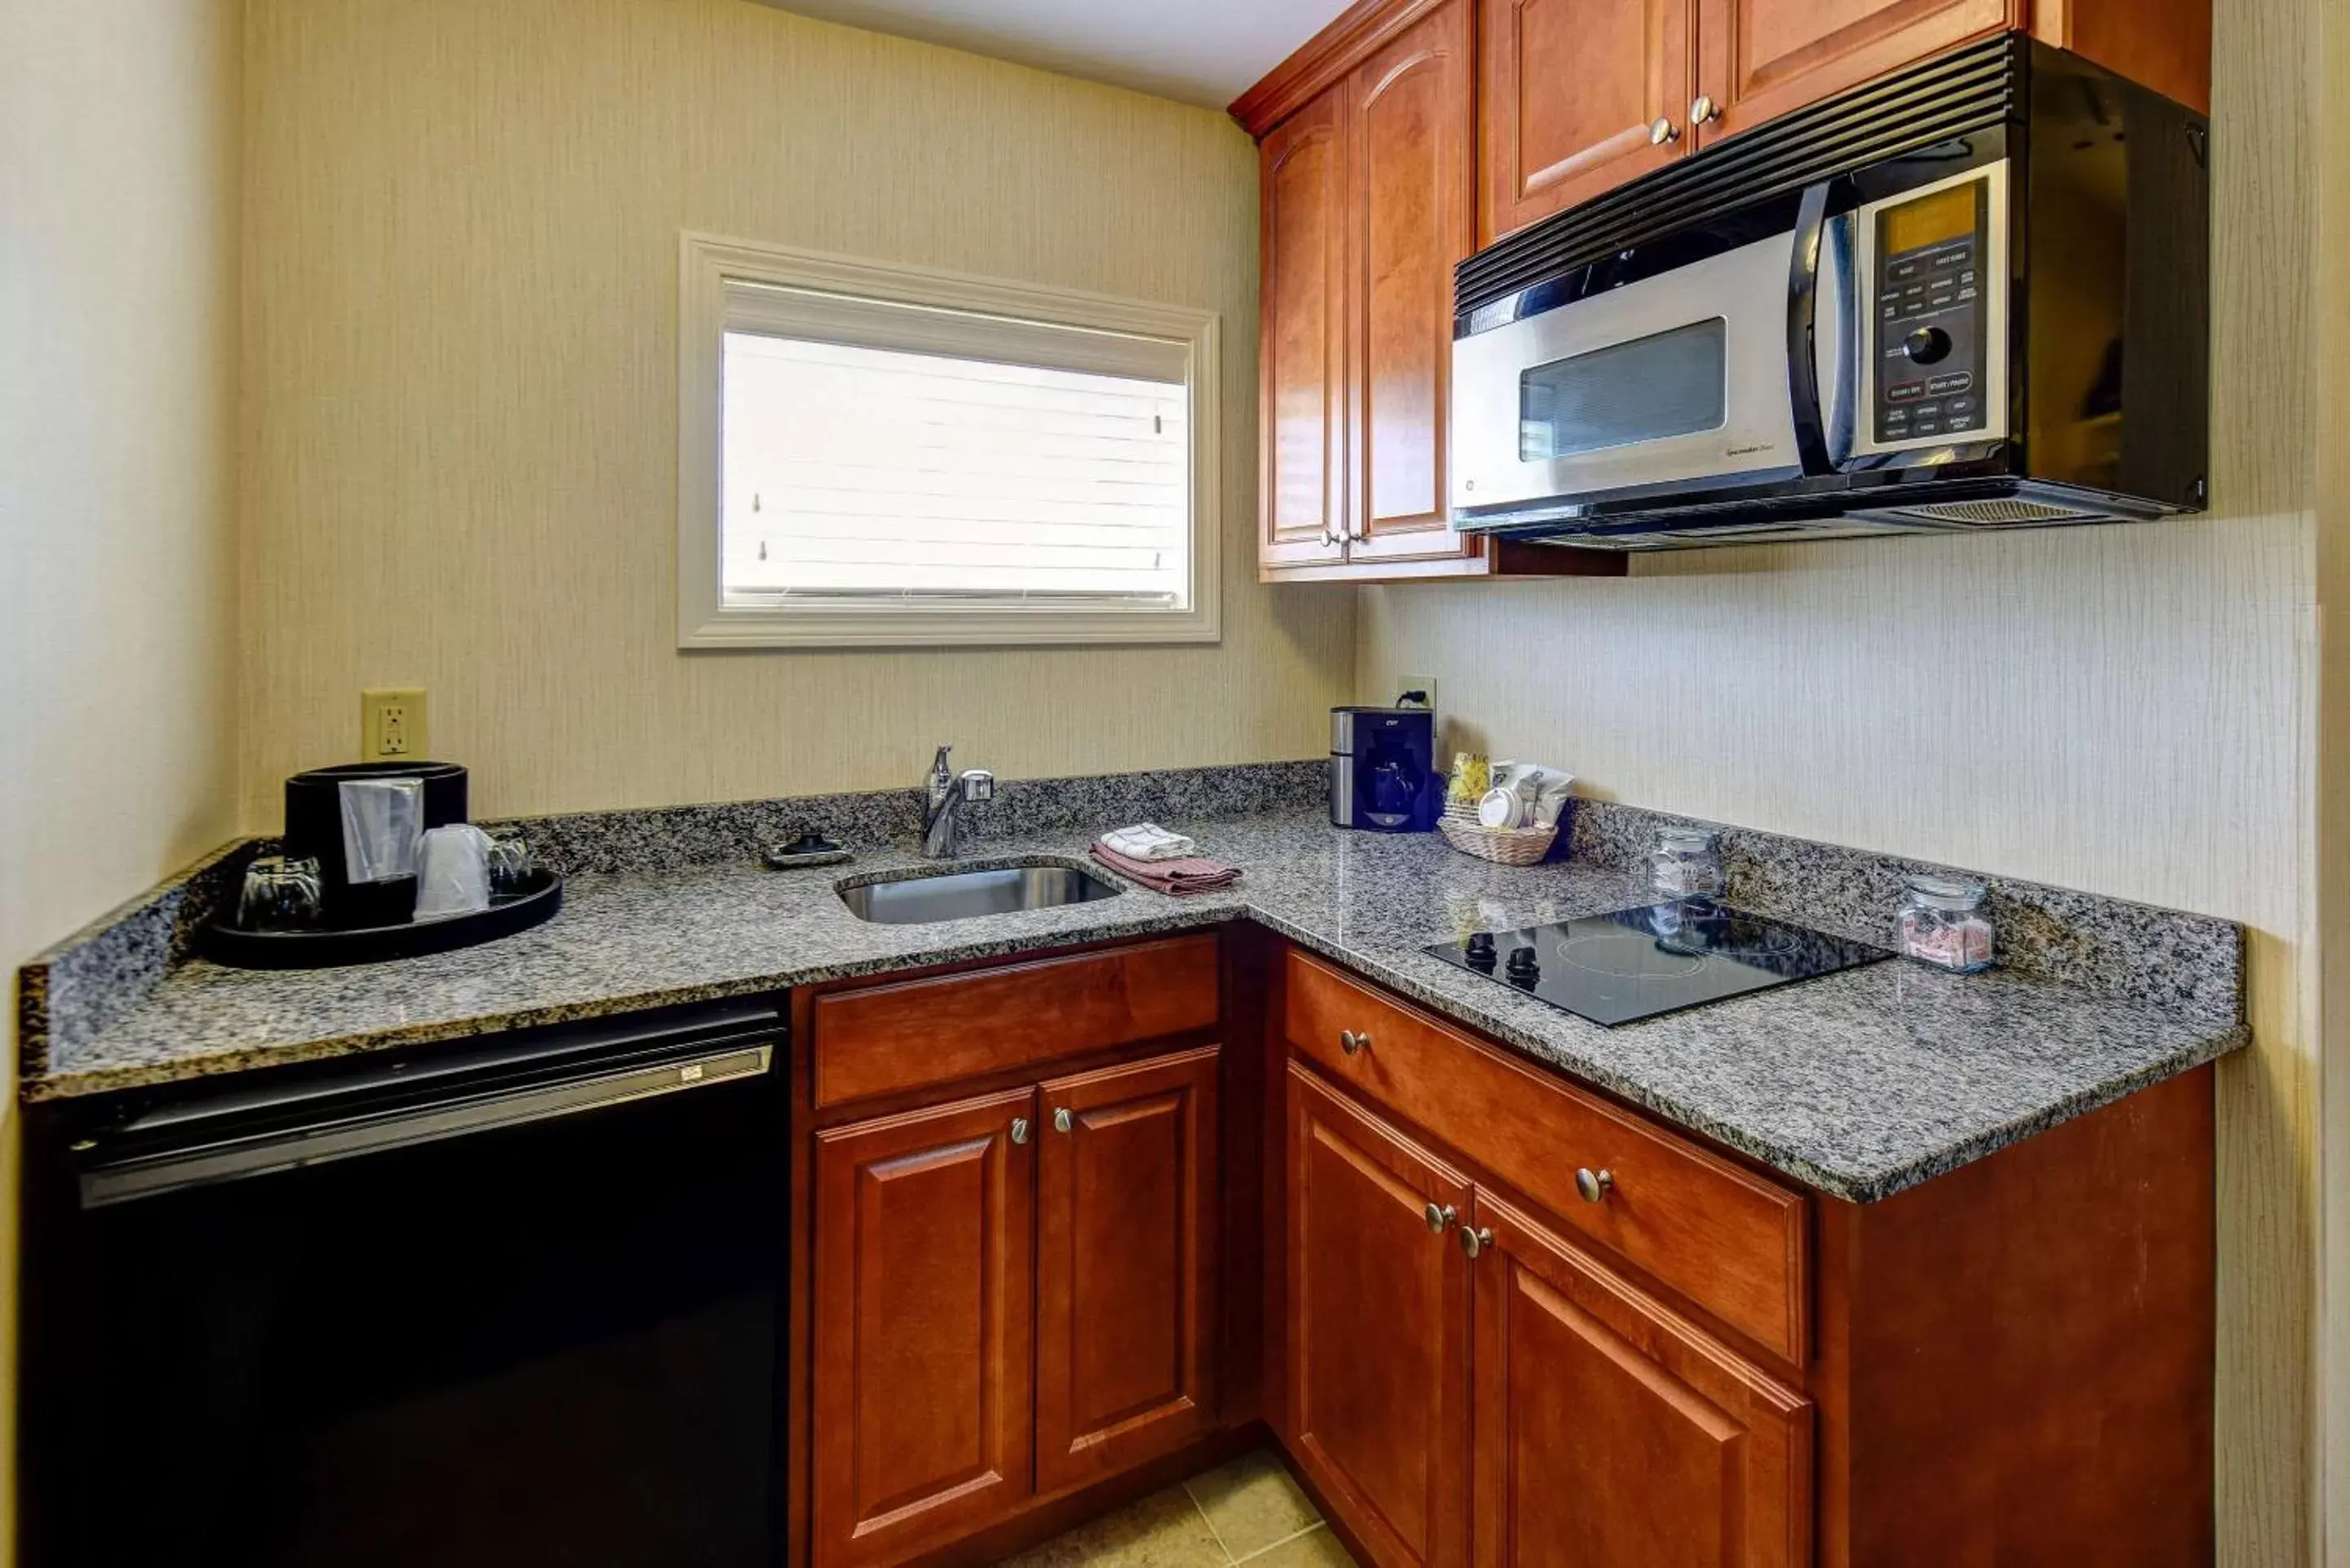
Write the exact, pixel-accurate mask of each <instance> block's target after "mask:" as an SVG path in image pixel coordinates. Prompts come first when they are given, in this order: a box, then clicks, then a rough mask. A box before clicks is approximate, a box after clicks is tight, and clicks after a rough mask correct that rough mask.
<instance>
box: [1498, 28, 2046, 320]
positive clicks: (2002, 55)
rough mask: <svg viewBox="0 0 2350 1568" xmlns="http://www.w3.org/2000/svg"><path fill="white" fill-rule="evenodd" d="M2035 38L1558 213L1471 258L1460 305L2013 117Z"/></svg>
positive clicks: (1941, 60)
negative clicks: (2028, 50)
mask: <svg viewBox="0 0 2350 1568" xmlns="http://www.w3.org/2000/svg"><path fill="white" fill-rule="evenodd" d="M2025 47H2026V40H2025V39H2024V37H2023V36H2022V35H2021V34H2002V35H1999V36H1993V37H1991V38H1987V39H1984V40H1982V41H1981V42H1979V43H1974V44H1969V45H1966V46H1964V47H1960V48H1957V49H1953V50H1951V51H1950V52H1949V53H1947V54H1945V55H1942V56H1940V57H1938V58H1935V59H1932V60H1929V61H1928V62H1926V63H1925V64H1924V65H1921V66H1919V67H1917V68H1916V69H1914V70H1910V71H1905V72H1903V73H1901V74H1900V75H1898V76H1896V77H1893V78H1888V79H1887V80H1883V81H1879V82H1875V83H1872V84H1870V85H1868V86H1866V87H1861V88H1854V89H1853V90H1851V91H1849V92H1846V93H1844V94H1841V95H1839V96H1837V97H1835V98H1833V99H1828V100H1827V101H1826V102H1825V103H1820V104H1815V105H1814V106H1813V107H1812V108H1810V109H1798V110H1796V111H1795V112H1794V113H1791V114H1788V115H1785V116H1783V117H1782V118H1781V119H1776V120H1773V121H1772V122H1770V123H1769V124H1767V125H1763V126H1760V127H1758V128H1756V129H1755V130H1751V131H1748V132H1746V133H1745V134H1743V135H1742V136H1738V137H1735V138H1732V139H1731V140H1729V141H1726V142H1723V143H1722V144H1721V146H1720V147H1718V148H1712V149H1709V150H1707V151H1703V152H1700V153H1699V154H1698V155H1697V156H1695V157H1693V158H1688V159H1684V160H1682V161H1679V162H1676V163H1670V164H1668V165H1666V166H1665V167H1664V168H1662V169H1658V170H1654V171H1651V172H1649V173H1647V174H1644V175H1642V176H1641V177H1640V178H1638V179H1637V180H1634V181H1632V182H1629V183H1628V184H1625V185H1621V186H1618V187H1617V189H1616V190H1614V191H1612V192H1608V193H1607V195H1604V196H1599V197H1596V198H1595V199H1593V200H1592V201H1589V202H1584V203H1583V204H1581V205H1580V206H1575V207H1570V208H1568V209H1567V210H1566V211H1565V212H1563V213H1554V214H1553V215H1552V216H1550V217H1547V218H1544V220H1542V221H1541V222H1540V223H1535V224H1534V225H1533V226H1532V227H1530V228H1526V229H1523V230H1521V231H1519V232H1518V233H1517V234H1513V235H1511V236H1509V237H1508V238H1507V239H1503V240H1501V241H1498V242H1496V243H1495V244H1492V245H1491V246H1489V247H1487V248H1486V249H1484V250H1482V251H1480V252H1478V253H1477V254H1475V255H1473V256H1471V257H1470V258H1469V259H1468V260H1467V261H1464V262H1462V263H1461V265H1460V266H1459V268H1458V269H1456V271H1455V272H1454V275H1453V279H1454V285H1453V299H1454V309H1455V310H1456V311H1457V312H1458V313H1459V314H1461V315H1462V316H1466V315H1468V314H1469V313H1471V311H1474V310H1477V309H1479V308H1481V307H1482V306H1487V305H1491V304H1492V303H1493V302H1494V301H1496V300H1499V299H1506V298H1507V297H1509V296H1511V295H1513V294H1515V293H1517V292H1518V291H1519V290H1521V289H1524V288H1530V287H1532V286H1534V285H1535V284H1537V283H1540V282H1542V281H1543V280H1544V279H1545V278H1550V277H1555V276H1557V275H1559V274H1561V273H1565V272H1570V271H1572V270H1574V269H1575V268H1576V267H1579V266H1586V265H1589V264H1591V263H1593V262H1596V261H1599V260H1602V259H1603V258H1605V257H1607V256H1611V255H1614V254H1617V253H1619V252H1621V251H1626V250H1629V249H1632V248H1634V247H1636V246H1638V245H1643V244H1651V243H1653V242H1655V241H1657V240H1659V239H1662V238H1664V237H1666V236H1667V235H1669V234H1673V233H1675V232H1676V231H1678V230H1680V229H1683V228H1686V227H1687V226H1688V225H1689V224H1690V223H1696V222H1699V221H1701V220H1703V219H1706V218H1709V217H1712V216H1715V215H1717V214H1719V213H1724V212H1728V211H1731V210H1732V209H1736V208H1744V207H1749V206H1753V205H1758V204H1760V203H1762V202H1770V201H1773V200H1778V199H1781V198H1783V197H1787V196H1789V195H1791V194H1792V193H1794V192H1798V191H1801V190H1803V189H1804V187H1805V186H1808V185H1812V184H1815V183H1817V182H1820V181H1822V180H1825V179H1829V178H1831V177H1833V176H1835V175H1837V174H1840V173H1843V172H1845V171H1847V170H1851V169H1856V168H1862V167H1866V165H1868V164H1871V163H1877V162H1882V161H1886V160H1888V159H1893V158H1898V157H1901V156H1903V155H1904V154H1907V153H1910V152H1915V151H1918V149H1920V148H1925V147H1931V146H1934V145H1935V144H1937V143H1939V142H1943V141H1948V140H1952V139H1953V138H1957V137H1961V136H1968V135H1972V134H1975V133H1978V132H1980V131H1982V130H1988V129H1989V128H1991V127H1992V126H1995V125H1999V124H2002V123H2004V122H2006V121H2008V120H2011V119H2014V118H2015V117H2016V115H2017V114H2018V113H2019V112H2020V90H2019V89H2020V87H2021V82H2022V73H2023V68H2024V67H2023V65H2022V59H2023V52H2024V50H2025Z"/></svg>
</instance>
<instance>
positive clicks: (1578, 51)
mask: <svg viewBox="0 0 2350 1568" xmlns="http://www.w3.org/2000/svg"><path fill="white" fill-rule="evenodd" d="M1468 3H1469V0H1359V3H1358V4H1357V5H1354V6H1353V7H1352V8H1350V9H1349V10H1348V11H1347V13H1346V14H1345V15H1343V16H1340V17H1339V18H1338V19H1337V20H1336V21H1335V22H1333V23H1331V24H1330V26H1327V27H1326V28H1324V29H1323V30H1322V32H1321V33H1319V34H1317V35H1316V36H1315V37H1314V38H1312V39H1311V40H1309V41H1308V42H1307V43H1306V44H1305V47H1303V48H1301V49H1299V50H1298V51H1297V53H1296V54H1295V55H1293V56H1291V57H1290V58H1289V59H1288V60H1286V61H1284V63H1283V64H1282V65H1281V66H1279V67H1276V68H1275V69H1274V72H1273V74H1272V75H1270V76H1268V77H1266V78H1264V80H1263V81H1262V82H1260V83H1258V84H1257V85H1256V86H1255V87H1253V88H1250V89H1249V90H1248V91H1247V92H1246V93H1243V95H1242V96H1241V97H1240V98H1239V99H1236V100H1234V102H1233V104H1232V115H1233V117H1234V118H1235V119H1238V120H1239V121H1240V122H1241V124H1242V125H1243V126H1244V127H1246V128H1247V129H1248V130H1249V131H1250V133H1251V134H1253V135H1255V136H1257V137H1259V138H1261V139H1263V140H1264V141H1265V144H1266V146H1267V147H1268V148H1270V147H1271V146H1272V145H1273V143H1274V138H1275V137H1277V136H1278V135H1279V134H1280V130H1282V129H1283V128H1284V127H1285V125H1286V124H1287V122H1289V121H1290V120H1292V119H1297V118H1301V117H1304V116H1306V115H1308V114H1309V113H1312V112H1315V110H1314V109H1312V108H1311V106H1313V105H1315V104H1317V103H1319V102H1320V101H1321V99H1322V98H1323V96H1324V95H1326V94H1328V93H1330V92H1333V91H1338V90H1339V89H1341V88H1345V89H1346V95H1345V96H1346V97H1347V99H1348V101H1350V102H1357V103H1359V102H1360V101H1361V97H1360V95H1361V92H1362V87H1361V80H1360V78H1359V77H1358V76H1357V72H1359V71H1360V70H1361V69H1362V67H1364V64H1365V62H1367V61H1369V60H1371V59H1373V58H1375V57H1380V56H1382V55H1385V54H1388V53H1389V52H1391V51H1394V50H1395V49H1397V47H1398V46H1399V40H1400V39H1401V38H1402V37H1403V36H1405V35H1406V34H1408V33H1409V32H1411V31H1412V30H1414V29H1416V28H1420V27H1422V26H1425V25H1426V24H1428V23H1429V22H1430V20H1431V19H1432V18H1435V17H1438V16H1441V15H1442V13H1443V12H1445V11H1446V10H1447V9H1449V8H1451V7H1452V6H1455V5H1467V4H1468ZM1474 4H1475V16H1474V26H1475V33H1476V36H1475V40H1474V48H1475V55H1476V71H1475V84H1474V88H1475V90H1474V102H1475V106H1476V110H1475V112H1476V131H1475V141H1474V147H1475V164H1476V167H1475V168H1474V169H1473V170H1471V180H1472V182H1473V183H1472V188H1473V189H1474V191H1475V192H1476V193H1477V194H1476V231H1477V243H1478V244H1481V245H1482V244H1492V242H1493V241H1494V240H1496V239H1498V238H1500V237H1502V236H1503V235H1504V234H1510V233H1513V231H1515V230H1518V229H1522V228H1523V227H1525V226H1526V225H1527V224H1529V223H1534V222H1535V221H1537V220H1539V219H1542V218H1545V217H1548V216H1549V215H1550V214H1551V213H1555V212H1558V211H1560V210H1562V209H1563V208H1566V207H1571V206H1574V205H1575V204H1576V203H1578V202H1586V201H1589V200H1590V199H1591V198H1592V197H1594V196H1597V195H1600V194H1602V193H1604V192H1607V191H1609V190H1611V189H1613V188H1614V187H1616V186H1617V185H1620V184H1622V183H1623V182H1626V181H1627V180H1630V179H1632V178H1634V177H1635V176H1637V175H1640V174H1643V173H1646V172H1648V171H1650V170H1652V169H1657V168H1660V167H1662V166H1663V165H1665V164H1667V163H1669V162H1671V161H1674V160H1676V159H1679V158H1683V157H1687V156H1688V155H1689V154H1690V153H1691V152H1693V151H1699V150H1700V149H1702V148H1705V147H1710V146H1711V145H1713V144H1714V143H1716V142H1718V141H1720V140H1722V139H1724V138H1725V137H1730V136H1735V135H1736V134H1738V133H1739V132H1740V131H1742V130H1751V129H1752V128H1753V127H1754V126H1757V125H1760V124H1762V123H1763V121H1764V120H1767V119H1773V118H1775V117H1777V116H1779V115H1783V114H1785V113H1787V112H1789V111H1790V110H1793V109H1802V108H1804V106H1805V105H1807V104H1812V103H1815V102H1817V101H1818V100H1820V99H1824V98H1826V97H1829V96H1830V95H1832V94H1835V93H1838V92H1842V91H1843V90H1845V89H1846V88H1851V87H1856V86H1858V85H1860V84H1861V83H1863V82H1866V81H1868V80H1870V79H1871V78H1875V77H1878V76H1882V75H1885V74H1887V73H1889V72H1892V71H1897V70H1899V69H1900V68H1902V67H1904V66H1908V65H1910V64H1913V63H1915V62H1917V61H1919V60H1923V59H1925V58H1926V57H1929V56H1931V55H1935V54H1939V53H1940V52H1941V51H1942V50H1944V49H1947V48H1950V47H1955V46H1957V45H1960V44H1963V43H1965V42H1967V41H1968V40H1969V39H1971V38H1975V37H1978V36H1981V35H1983V34H1985V33H1991V32H1997V31H2000V30H2002V29H2003V28H2028V29H2030V31H2031V32H2032V33H2033V36H2036V37H2039V38H2042V39H2044V40H2045V41H2047V42H2048V43H2051V44H2054V45H2055V46H2057V47H2060V48H2066V49H2071V50H2074V52H2076V53H2078V54H2081V55H2083V56H2085V57H2087V58H2089V59H2092V60H2095V61H2096V62H2097V63H2098V64H2100V65H2102V66H2104V67H2106V68H2107V69H2109V70H2113V71H2116V72H2119V73H2120V74H2121V75H2123V76H2126V77H2128V78H2131V79H2132V80H2135V81H2138V82H2143V83H2144V84H2146V85H2147V86H2148V87H2151V88H2155V89H2156V90H2157V91H2158V92H2163V93H2167V94H2168V95H2169V96H2170V97H2172V98H2175V99H2178V100H2179V101H2180V102H2182V103H2185V104H2187V105H2189V107H2191V108H2194V109H2200V110H2204V111H2206V112H2208V111H2209V109H2210V99H2211V0H1474ZM1325 112H1326V111H1325ZM1432 156H1433V153H1432V152H1431V153H1430V157H1432ZM1267 211H1268V212H1270V211H1271V206H1270V202H1268V206H1267ZM1266 276H1267V280H1268V299H1269V298H1270V280H1271V277H1272V274H1271V272H1270V270H1269V269H1268V272H1267V275H1266ZM1372 373H1373V374H1374V376H1376V375H1377V374H1378V367H1377V364H1376V361H1375V363H1374V366H1373V371H1372Z"/></svg>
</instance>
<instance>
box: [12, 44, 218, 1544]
mask: <svg viewBox="0 0 2350 1568" xmlns="http://www.w3.org/2000/svg"><path fill="white" fill-rule="evenodd" d="M237 16H238V6H237V4H236V0H12V3H10V4H7V5H0V975H6V976H13V974H14V972H15V971H16V966H17V965H18V964H19V963H21V962H23V961H25V960H26V959H27V958H30V957H31V956H32V955H33V954H34V953H35V952H36V951H38V950H40V949H42V948H44V947H47V945H48V944H49V943H50V942H52V941H55V940H57V939H58V938H60V937H63V936H65V935H66V934H68V932H70V931H71V930H73V929H75V928H76V927H78V926H79V925H81V924H82V923H83V922H84V921H86V920H88V919H92V918H94V917H95V916H98V915H99V914H102V913H103V912H105V910H106V909H109V907H110V906H112V905H114V904H115V903H117V902H119V901H120V900H122V899H124V898H130V896H132V895H133V894H135V893H137V892H139V891H140V890H141V889H142V888H146V887H147V886H148V885H149V884H151V883H152V882H154V881H155V880H156V879H157V878H158V877H161V876H162V875H164V874H165V873H166V872H168V871H170V870H172V869H173V868H174V867H177V866H179V865H181V864H182V863H183V862H185V861H186V860H188V859H189V858H190V857H192V856H194V855H195V854H197V853H199V852H200V851H203V850H204V849H208V848H210V847H212V846H213V845H215V844H217V843H219V842H220V841H221V840H222V839H223V838H224V837H226V836H228V835H229V834H230V833H231V832H232V831H233V830H234V826H235V820H234V789H233V780H234V752H233V746H232V744H231V739H230V737H231V733H232V730H233V726H234V711H233V708H234V683H233V681H232V679H231V675H230V663H231V659H232V657H233V632H234V616H235V586H234V577H233V576H232V566H233V562H234V549H233V545H232V536H233V531H234V472H233V468H232V464H231V462H230V460H229V452H230V441H231V437H232V431H233V412H234V403H235V389H234V366H235V336H236V316H235V307H236V291H235V264H236V252H235V244H236V222H235V214H236V210H237V199H236V156H237V138H236V130H237V92H236V77H237V67H238V22H237ZM12 994H13V993H12ZM5 1014H6V1020H7V1021H6V1022H5V1023H0V1389H14V1387H15V1386H16V1379H15V1376H14V1366H13V1355H14V1348H15V1343H16V1333H15V1298H16V1292H15V1280H16V1261H15V1260H16V1245H15V1226H16V1154H17V1151H16V1132H17V1124H16V1118H15V1117H14V1116H11V1115H10V1111H11V1109H12V1108H13V1106H14V1105H15V1102H16V1089H15V1076H16V1041H15V1038H14V1029H15V1020H16V1007H15V1005H14V1002H13V1000H11V1001H10V1002H9V1005H8V1006H7V1007H6V1009H5ZM15 1414H16V1408H15V1401H14V1400H13V1399H0V1563H5V1562H6V1561H7V1560H8V1559H9V1557H10V1555H11V1542H12V1540H13V1532H12V1531H11V1529H10V1527H9V1524H10V1520H11V1518H12V1517H13V1513H14V1508H13V1489H12V1487H11V1478H13V1476H14V1473H15V1469H14V1465H13V1462H12V1455H13V1447H14V1445H13V1437H14V1432H13V1427H14V1417H15Z"/></svg>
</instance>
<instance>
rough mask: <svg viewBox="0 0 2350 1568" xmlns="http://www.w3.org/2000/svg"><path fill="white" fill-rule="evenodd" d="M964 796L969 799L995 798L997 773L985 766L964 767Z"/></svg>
mask: <svg viewBox="0 0 2350 1568" xmlns="http://www.w3.org/2000/svg"><path fill="white" fill-rule="evenodd" d="M962 797H963V799H965V800H967V801H981V800H993V799H994V798H995V775H994V774H992V773H989V772H988V771H987V770H986V769H985V768H965V769H963V771H962Z"/></svg>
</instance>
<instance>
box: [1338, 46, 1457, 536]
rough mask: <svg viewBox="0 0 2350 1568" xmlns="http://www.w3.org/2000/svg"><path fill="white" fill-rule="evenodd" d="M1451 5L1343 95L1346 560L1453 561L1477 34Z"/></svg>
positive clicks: (1371, 65)
mask: <svg viewBox="0 0 2350 1568" xmlns="http://www.w3.org/2000/svg"><path fill="white" fill-rule="evenodd" d="M1472 38H1473V33H1472V29H1471V15H1470V9H1469V4H1468V0H1450V3H1448V4H1446V5H1441V6H1439V7H1438V8H1437V9H1436V10H1435V11H1433V12H1431V13H1430V15H1429V16H1427V17H1426V18H1425V19H1423V20H1422V21H1420V22H1419V23H1417V24H1415V25H1414V26H1412V27H1411V28H1410V29H1409V31H1407V32H1406V33H1404V34H1403V35H1402V36H1399V37H1398V38H1397V39H1396V40H1395V41H1394V42H1393V43H1391V44H1389V45H1388V46H1387V47H1385V48H1383V49H1380V50H1379V51H1378V52H1377V53H1375V54H1373V55H1372V56H1371V57H1370V58H1368V59H1367V60H1365V61H1364V62H1363V63H1362V64H1361V65H1360V66H1358V67H1356V68H1355V73H1354V76H1353V78H1351V79H1350V81H1349V82H1348V84H1347V100H1348V104H1347V118H1348V136H1347V144H1348V154H1349V155H1348V158H1347V183H1348V201H1347V291H1346V294H1345V298H1346V300H1347V322H1348V332H1347V421H1348V439H1347V452H1348V459H1349V461H1348V462H1347V482H1348V505H1347V521H1348V524H1349V526H1348V530H1347V532H1348V535H1349V543H1348V545H1347V560H1348V561H1349V562H1350V563H1356V564H1360V563H1366V562H1394V561H1408V560H1443V559H1447V558H1450V559H1454V560H1458V559H1460V558H1461V557H1462V556H1464V555H1474V554H1475V553H1476V552H1477V549H1478V546H1476V545H1467V546H1464V545H1463V544H1462V542H1461V535H1459V534H1457V533H1455V532H1454V531H1453V528H1452V522H1451V510H1452V509H1451V500H1450V496H1449V491H1450V488H1451V438H1450V433H1449V432H1450V431H1451V407H1452V269H1453V267H1454V266H1455V265H1457V264H1459V263H1460V262H1461V259H1462V258H1463V257H1465V256H1467V255H1468V254H1469V252H1470V249H1471V243H1472V237H1473V235H1472V229H1471V166H1472V163H1473V159H1472V158H1471V142H1472V139H1473V137H1474V135H1475V115H1474V113H1473V112H1472V107H1471V106H1472V98H1471V95H1472V93H1473V92H1474V90H1475V89H1474V76H1475V68H1474V61H1473V59H1472V58H1471V55H1472Z"/></svg>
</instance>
